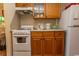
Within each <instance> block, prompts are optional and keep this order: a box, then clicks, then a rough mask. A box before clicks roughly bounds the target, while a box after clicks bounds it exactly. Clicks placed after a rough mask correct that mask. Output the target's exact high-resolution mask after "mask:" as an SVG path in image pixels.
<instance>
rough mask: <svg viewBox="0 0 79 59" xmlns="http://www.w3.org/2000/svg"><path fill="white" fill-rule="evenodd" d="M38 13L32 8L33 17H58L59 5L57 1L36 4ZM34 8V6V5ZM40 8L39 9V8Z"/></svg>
mask: <svg viewBox="0 0 79 59" xmlns="http://www.w3.org/2000/svg"><path fill="white" fill-rule="evenodd" d="M36 6H38V7H39V8H38V9H37V10H38V13H37V14H36V13H35V12H36V10H34V11H33V12H34V13H33V15H34V18H60V12H61V7H60V4H59V3H47V4H43V3H42V4H39V5H38V4H36ZM34 8H35V6H34ZM40 9H41V10H40Z"/></svg>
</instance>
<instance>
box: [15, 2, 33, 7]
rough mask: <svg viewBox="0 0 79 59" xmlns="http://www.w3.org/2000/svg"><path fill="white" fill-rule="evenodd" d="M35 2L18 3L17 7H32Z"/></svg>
mask: <svg viewBox="0 0 79 59" xmlns="http://www.w3.org/2000/svg"><path fill="white" fill-rule="evenodd" d="M32 6H33V3H16V7H32Z"/></svg>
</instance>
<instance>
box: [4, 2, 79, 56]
mask: <svg viewBox="0 0 79 59" xmlns="http://www.w3.org/2000/svg"><path fill="white" fill-rule="evenodd" d="M66 5H67V7H68V6H73V7H68V9H66V8H67V7H66ZM74 5H77V4H61V3H51V4H47V3H35V4H33V3H16V4H10V3H9V4H4V16H5V19H6V20H5V25H6V29H5V31H6V46H7V55H13V56H65V55H78V53H77V54H76V51H75V50H74V52H73V50H72V51H71V52H70V51H69V50H70V49H69V48H70V47H69V48H68V45H66V44H67V42H66V41H67V40H66V36H67V35H69V34H70V33H69V34H66V31H67V30H68V29H67V28H63V27H67V26H68V25H67V26H66V25H65V23H64V22H65V21H64V20H63V19H64V18H65V16H64V17H62V16H63V15H64V10H65V9H66V10H68V12H70V11H71V12H73V11H74V10H72V9H74V8H77V6H78V5H77V6H76V7H74ZM76 11H77V10H76ZM62 12H63V13H62ZM65 13H67V12H65ZM73 13H74V12H73ZM76 13H77V12H76ZM8 15H10V16H8ZM69 16H70V17H71V15H69ZM66 17H68V16H67V15H66ZM77 18H78V15H75V17H74V19H77ZM66 20H67V18H66ZM77 21H78V20H77ZM77 21H76V22H77ZM68 24H69V23H68ZM74 25H75V23H74ZM76 27H77V26H76ZM66 29H67V30H66ZM68 39H69V38H68ZM68 44H70V42H68ZM71 47H72V46H71ZM76 48H77V47H76ZM72 49H74V47H73V48H72ZM66 50H67V51H66ZM77 51H78V50H77Z"/></svg>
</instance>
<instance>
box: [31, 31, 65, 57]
mask: <svg viewBox="0 0 79 59" xmlns="http://www.w3.org/2000/svg"><path fill="white" fill-rule="evenodd" d="M59 34H61V35H60V36H58V35H59ZM31 41H32V44H31V46H32V56H63V55H64V31H44V32H40V31H37V32H34V31H33V32H32V33H31Z"/></svg>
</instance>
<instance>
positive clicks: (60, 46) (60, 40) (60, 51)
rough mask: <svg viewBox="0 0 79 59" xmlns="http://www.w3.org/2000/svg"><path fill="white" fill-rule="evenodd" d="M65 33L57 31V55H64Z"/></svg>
mask: <svg viewBox="0 0 79 59" xmlns="http://www.w3.org/2000/svg"><path fill="white" fill-rule="evenodd" d="M64 37H65V33H64V31H55V55H57V56H63V55H64Z"/></svg>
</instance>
